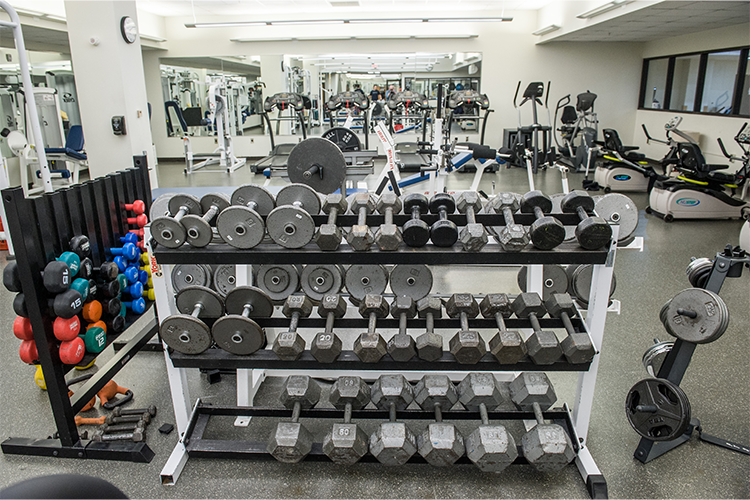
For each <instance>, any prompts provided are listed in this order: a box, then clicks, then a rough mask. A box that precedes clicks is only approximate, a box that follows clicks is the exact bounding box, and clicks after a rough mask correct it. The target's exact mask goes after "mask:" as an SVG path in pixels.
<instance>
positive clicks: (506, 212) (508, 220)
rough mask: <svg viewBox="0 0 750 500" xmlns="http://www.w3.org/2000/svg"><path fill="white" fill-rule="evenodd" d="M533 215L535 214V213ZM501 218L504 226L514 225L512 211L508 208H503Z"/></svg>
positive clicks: (514, 220)
mask: <svg viewBox="0 0 750 500" xmlns="http://www.w3.org/2000/svg"><path fill="white" fill-rule="evenodd" d="M534 213H535V214H536V211H535V212H534ZM503 218H504V219H505V225H506V226H510V225H512V224H515V223H516V219H514V218H513V211H512V210H511V209H510V207H503Z"/></svg>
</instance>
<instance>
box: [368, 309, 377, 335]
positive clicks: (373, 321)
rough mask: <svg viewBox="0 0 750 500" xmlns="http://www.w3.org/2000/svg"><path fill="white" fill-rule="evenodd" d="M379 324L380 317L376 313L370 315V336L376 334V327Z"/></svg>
mask: <svg viewBox="0 0 750 500" xmlns="http://www.w3.org/2000/svg"><path fill="white" fill-rule="evenodd" d="M377 322H378V315H377V314H375V313H374V312H371V313H370V319H369V321H368V323H367V333H369V334H374V333H375V327H376V325H377Z"/></svg>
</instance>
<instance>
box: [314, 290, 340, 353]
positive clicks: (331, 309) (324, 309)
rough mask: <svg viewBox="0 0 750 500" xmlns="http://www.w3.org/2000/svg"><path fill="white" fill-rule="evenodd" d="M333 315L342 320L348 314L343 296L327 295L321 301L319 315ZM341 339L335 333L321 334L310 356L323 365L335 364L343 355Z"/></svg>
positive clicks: (315, 341)
mask: <svg viewBox="0 0 750 500" xmlns="http://www.w3.org/2000/svg"><path fill="white" fill-rule="evenodd" d="M329 313H333V317H334V318H341V317H343V316H344V315H345V314H346V301H345V300H344V297H342V296H341V295H326V296H324V297H323V298H322V299H320V305H318V314H319V315H320V317H321V318H326V319H327V318H328V314H329ZM341 349H342V343H341V339H340V338H339V336H338V335H336V334H335V333H333V332H331V333H326V332H320V333H318V334H317V335H315V338H314V339H313V342H312V346H310V354H312V355H313V357H314V358H315V359H317V360H318V361H320V362H321V363H333V362H334V361H335V360H336V358H338V357H339V354H341Z"/></svg>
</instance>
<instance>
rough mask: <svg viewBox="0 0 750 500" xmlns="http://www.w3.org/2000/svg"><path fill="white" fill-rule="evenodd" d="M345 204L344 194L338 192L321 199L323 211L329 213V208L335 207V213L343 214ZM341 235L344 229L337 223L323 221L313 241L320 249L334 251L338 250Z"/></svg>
mask: <svg viewBox="0 0 750 500" xmlns="http://www.w3.org/2000/svg"><path fill="white" fill-rule="evenodd" d="M347 206H348V204H347V203H346V198H345V197H344V196H342V195H341V194H340V193H332V194H329V195H328V196H326V199H325V200H324V201H323V213H325V214H327V213H330V211H331V209H332V208H334V207H335V208H336V210H337V214H343V213H344V212H346V208H347ZM343 235H344V231H343V229H342V228H340V227H339V226H338V225H336V224H328V223H325V224H321V225H320V227H318V231H317V232H316V233H315V236H314V237H313V241H314V242H315V244H316V245H318V248H320V249H321V250H327V251H334V250H338V248H339V245H340V244H341V239H342V238H343Z"/></svg>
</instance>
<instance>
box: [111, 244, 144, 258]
mask: <svg viewBox="0 0 750 500" xmlns="http://www.w3.org/2000/svg"><path fill="white" fill-rule="evenodd" d="M137 252H138V248H136V246H135V245H133V244H132V243H125V244H124V245H123V246H122V247H120V248H110V249H109V250H108V253H109V254H110V255H120V256H122V257H123V258H124V259H125V260H128V261H133V260H135V259H136V255H137Z"/></svg>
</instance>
